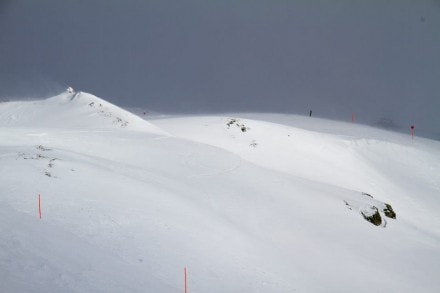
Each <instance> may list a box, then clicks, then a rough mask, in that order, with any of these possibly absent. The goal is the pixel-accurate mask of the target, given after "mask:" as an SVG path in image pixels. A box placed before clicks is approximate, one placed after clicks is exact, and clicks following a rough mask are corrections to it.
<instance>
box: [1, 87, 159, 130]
mask: <svg viewBox="0 0 440 293" xmlns="http://www.w3.org/2000/svg"><path fill="white" fill-rule="evenodd" d="M0 126H9V127H27V126H32V127H40V128H69V129H76V130H111V129H130V130H135V131H142V132H149V133H154V134H159V135H166V133H165V132H164V131H162V130H161V129H159V128H158V127H156V126H154V125H152V124H151V123H149V122H147V121H145V120H143V119H141V118H139V117H138V116H136V115H134V114H132V113H130V112H128V111H126V110H123V109H121V108H119V107H117V106H115V105H113V104H111V103H109V102H107V101H105V100H103V99H101V98H98V97H96V96H94V95H92V94H88V93H84V92H74V91H73V90H72V89H71V88H69V89H68V90H66V91H65V92H64V93H62V94H60V95H57V96H54V97H51V98H48V99H46V100H38V101H19V102H6V103H0Z"/></svg>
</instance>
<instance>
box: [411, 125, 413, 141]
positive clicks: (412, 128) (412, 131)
mask: <svg viewBox="0 0 440 293" xmlns="http://www.w3.org/2000/svg"><path fill="white" fill-rule="evenodd" d="M411 139H412V140H414V125H411Z"/></svg>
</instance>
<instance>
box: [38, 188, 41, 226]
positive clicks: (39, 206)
mask: <svg viewBox="0 0 440 293" xmlns="http://www.w3.org/2000/svg"><path fill="white" fill-rule="evenodd" d="M38 214H39V215H40V220H41V196H40V194H38Z"/></svg>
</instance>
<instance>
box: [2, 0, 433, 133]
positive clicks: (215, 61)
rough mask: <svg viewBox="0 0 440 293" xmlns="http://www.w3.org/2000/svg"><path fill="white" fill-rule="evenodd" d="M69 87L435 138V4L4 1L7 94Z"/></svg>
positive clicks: (121, 100)
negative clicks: (379, 123) (385, 121)
mask: <svg viewBox="0 0 440 293" xmlns="http://www.w3.org/2000/svg"><path fill="white" fill-rule="evenodd" d="M69 85H71V86H72V87H73V88H75V89H77V90H81V91H86V92H90V93H93V94H95V95H97V96H99V97H102V98H104V99H106V100H109V101H111V102H113V103H115V104H117V105H120V106H141V107H146V108H150V109H153V110H156V111H161V112H174V113H175V112H181V113H189V112H195V113H201V112H211V113H212V112H225V111H262V112H283V113H286V112H287V113H301V114H306V113H308V110H309V109H313V111H314V113H316V115H317V116H321V117H329V118H337V119H345V120H349V119H350V117H351V113H352V112H354V113H355V114H356V117H358V119H359V120H360V121H366V122H373V121H375V120H377V119H379V118H381V117H384V118H389V119H392V120H393V121H395V123H396V124H399V125H401V126H402V127H405V128H406V127H409V125H410V124H413V123H414V124H415V125H416V127H417V129H423V130H424V131H428V132H430V133H431V134H433V135H432V136H435V137H436V138H440V130H439V128H440V118H439V116H440V0H412V1H410V0H363V1H358V0H346V1H343V0H340V1H339V0H327V1H325V0H321V1H319V0H303V1H301V0H270V1H269V0H267V1H263V0H204V1H202V0H200V1H197V0H175V1H169V0H151V1H150V0H125V1H122V0H121V1H116V0H103V1H96V0H76V1H73V0H38V1H35V0H10V1H8V0H0V99H14V98H26V97H27V98H29V97H31V98H35V97H45V96H49V95H52V94H55V93H58V92H59V91H60V90H63V89H64V88H65V87H67V86H69ZM437 136H438V137H437Z"/></svg>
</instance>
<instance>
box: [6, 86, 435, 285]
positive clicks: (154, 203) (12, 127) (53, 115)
mask: <svg viewBox="0 0 440 293" xmlns="http://www.w3.org/2000/svg"><path fill="white" fill-rule="evenodd" d="M147 118H148V115H147ZM232 119H235V122H234V123H230V122H231V120H232ZM228 123H229V126H228V125H227V124H228ZM243 127H244V129H245V131H244V132H243V131H242V129H243ZM363 192H364V193H368V194H370V195H371V196H373V198H371V197H370V196H368V195H366V194H363ZM38 194H40V195H41V207H42V218H41V219H39V213H38ZM386 203H388V204H390V205H391V206H392V207H393V209H394V211H395V212H396V214H397V217H396V219H391V218H388V217H386V216H385V215H384V213H383V211H381V212H380V215H381V216H382V219H383V222H382V224H381V225H379V226H374V225H373V224H371V223H369V222H367V221H366V220H365V219H364V218H363V216H362V214H361V213H362V212H364V213H372V211H374V208H372V207H373V206H374V207H377V208H379V209H381V208H383V207H385V204H386ZM0 207H1V209H0V231H1V233H0V292H184V291H183V281H184V280H183V269H184V268H185V267H186V268H187V269H188V292H191V293H196V292H199V293H207V292H259V293H260V292H282V293H283V292H371V291H372V290H375V291H379V292H438V291H439V290H440V279H439V278H438V275H439V273H440V213H439V210H440V143H439V142H438V141H433V140H429V139H422V138H418V137H416V138H415V139H414V141H412V140H411V137H409V136H408V135H403V134H397V133H392V132H388V131H384V130H378V129H374V128H371V127H367V126H361V125H356V124H353V123H343V122H336V121H330V120H322V119H316V118H309V117H300V116H294V115H276V114H257V113H256V114H249V113H248V114H233V115H228V116H223V117H214V116H192V117H178V118H173V117H171V118H166V119H156V120H150V121H148V122H147V121H145V120H143V119H142V118H140V117H137V116H135V115H133V114H131V113H129V112H127V111H125V110H122V109H120V108H118V107H117V106H115V105H112V104H110V103H108V102H106V101H104V100H102V99H99V98H97V97H95V96H93V95H90V94H86V93H68V92H66V93H63V94H61V95H59V96H56V97H54V98H51V99H47V100H42V101H33V102H8V103H0Z"/></svg>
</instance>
